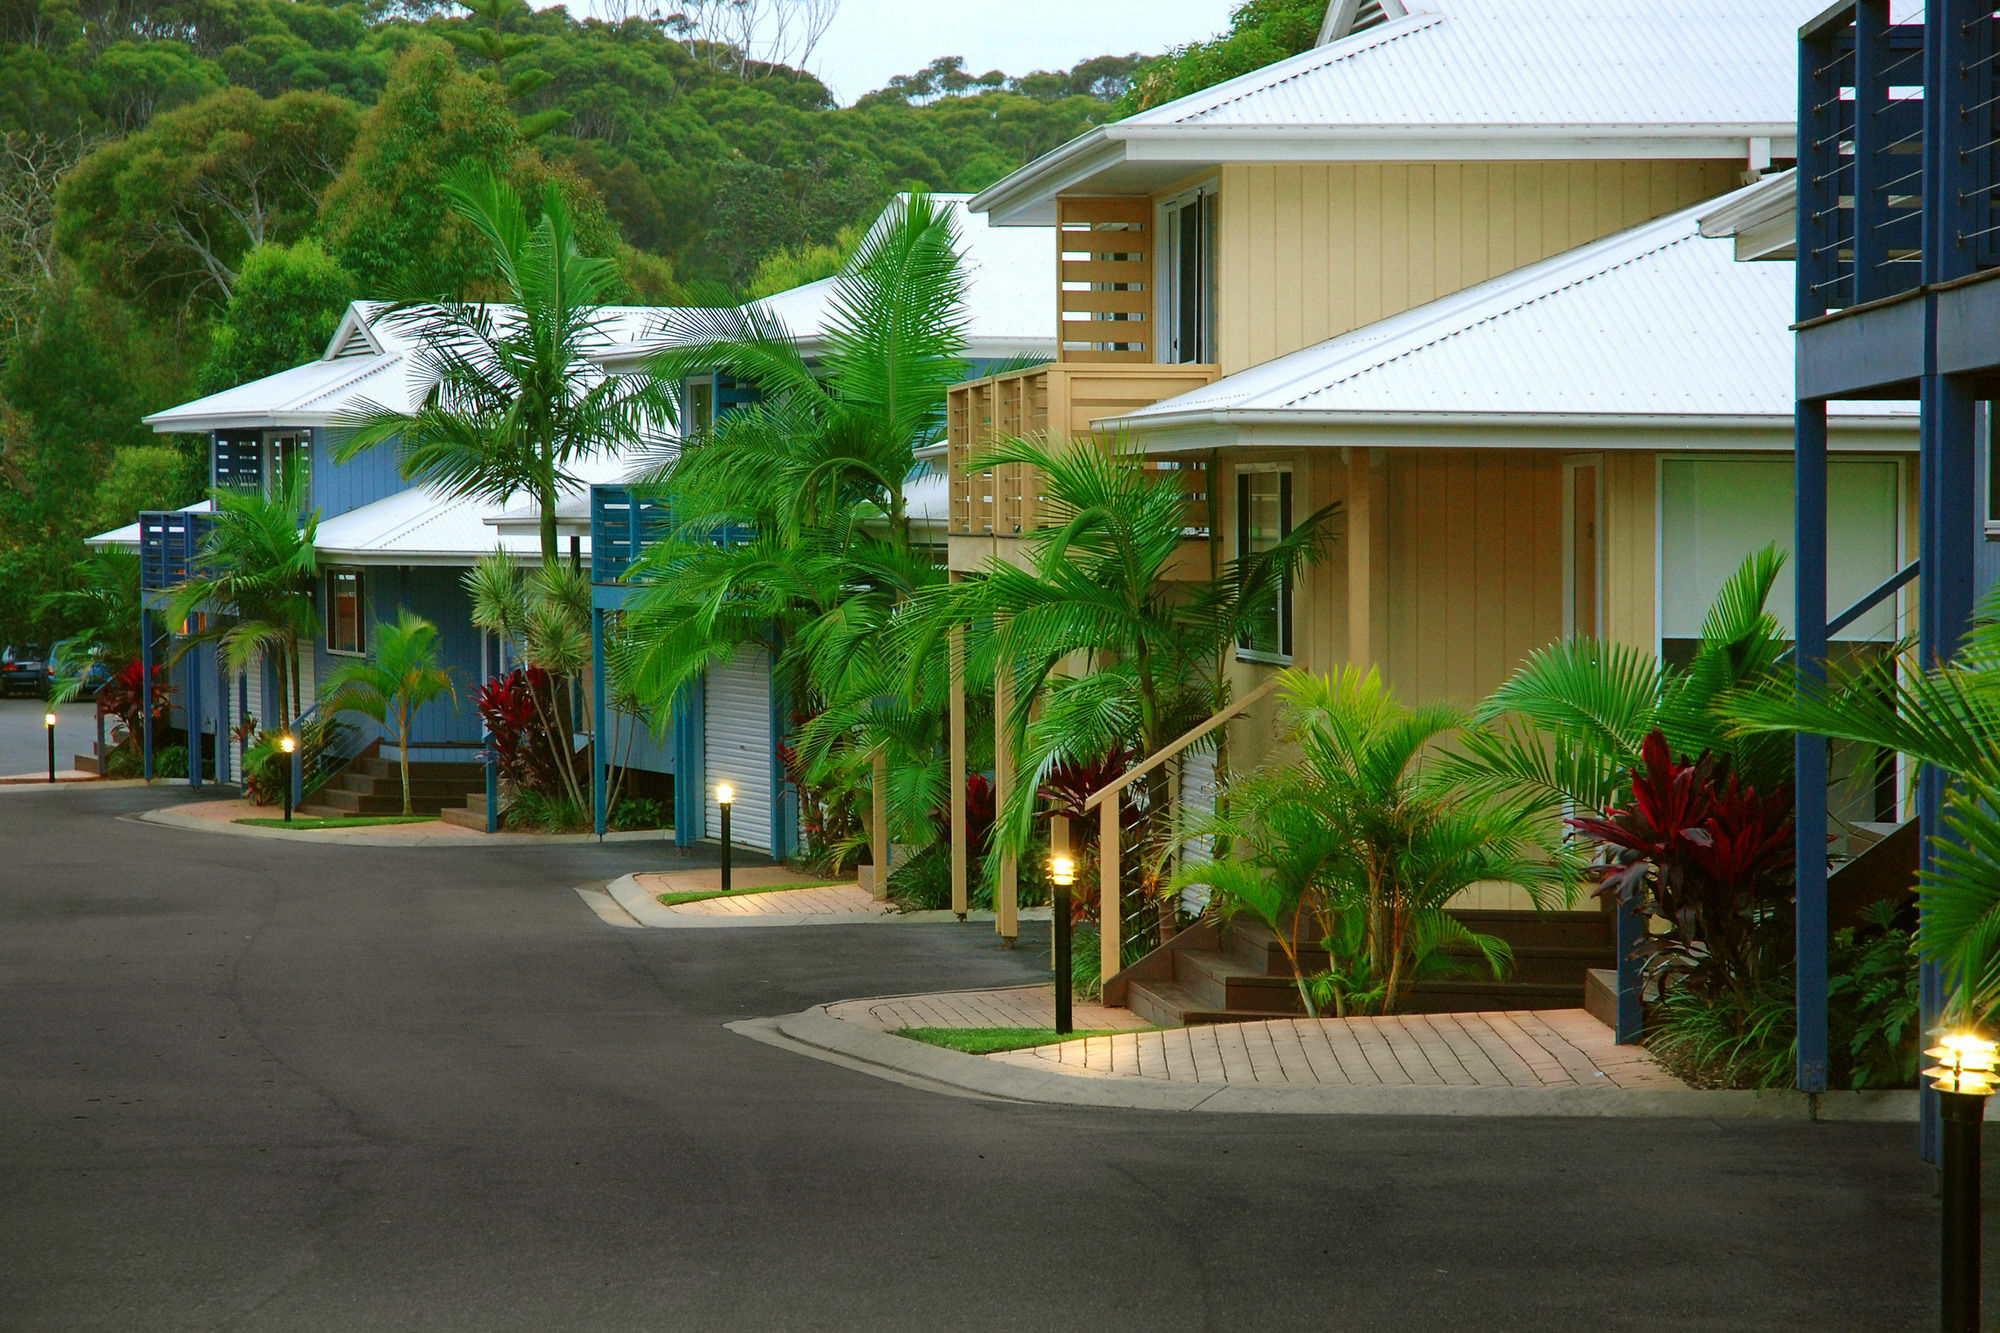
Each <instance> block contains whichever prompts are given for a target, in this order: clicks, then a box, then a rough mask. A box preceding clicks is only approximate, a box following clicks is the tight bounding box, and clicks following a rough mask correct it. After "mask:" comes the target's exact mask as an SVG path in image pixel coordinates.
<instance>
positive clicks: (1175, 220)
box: [1160, 184, 1215, 365]
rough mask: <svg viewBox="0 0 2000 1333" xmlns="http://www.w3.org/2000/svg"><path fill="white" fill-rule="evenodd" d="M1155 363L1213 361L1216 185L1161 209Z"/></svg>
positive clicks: (1199, 189) (1182, 197)
mask: <svg viewBox="0 0 2000 1333" xmlns="http://www.w3.org/2000/svg"><path fill="white" fill-rule="evenodd" d="M1160 235H1161V237H1162V238H1163V241H1164V245H1163V248H1162V252H1161V254H1160V273H1161V281H1160V293H1161V306H1160V326H1161V328H1162V329H1163V330H1164V331H1165V334H1166V338H1165V345H1164V346H1163V347H1162V348H1161V349H1160V359H1161V360H1162V361H1164V362H1168V363H1171V364H1203V365H1205V364H1208V363H1210V362H1213V361H1214V360H1215V186H1214V185H1213V184H1209V185H1203V186H1200V187H1198V188H1196V189H1193V190H1190V191H1188V192H1187V193H1185V194H1181V195H1176V196H1174V197H1173V198H1171V199H1168V200H1167V201H1166V202H1165V203H1164V204H1162V205H1161V206H1160Z"/></svg>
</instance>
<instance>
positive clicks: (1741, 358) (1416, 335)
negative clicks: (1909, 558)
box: [1116, 183, 1915, 431]
mask: <svg viewBox="0 0 2000 1333" xmlns="http://www.w3.org/2000/svg"><path fill="white" fill-rule="evenodd" d="M1781 185H1782V183H1778V186H1779V187H1781ZM1771 188H1774V185H1773V184H1771V183H1762V184H1759V185H1755V186H1751V187H1750V188H1749V189H1748V190H1744V191H1738V192H1737V194H1735V195H1731V196H1728V198H1727V199H1725V201H1723V202H1728V201H1729V200H1736V199H1739V198H1740V197H1741V196H1745V195H1749V194H1751V193H1752V192H1753V191H1757V190H1767V189H1771ZM1716 207H1717V205H1716V204H1715V203H1713V202H1711V203H1707V204H1703V205H1701V206H1700V207H1697V208H1691V209H1686V210H1684V211H1682V212H1678V213H1674V214H1671V215H1669V216H1667V217H1664V218H1661V219H1659V220H1657V221H1654V222H1649V223H1647V224H1645V225H1643V226H1640V227H1635V228H1633V229H1632V230H1630V231H1626V232H1621V233H1619V234H1618V235H1616V236H1612V237H1608V238H1606V239H1605V240H1602V241H1597V242H1594V243H1592V244H1590V245H1587V246H1583V247H1581V248H1579V249H1576V250H1572V251H1569V252H1568V253H1565V254H1561V255H1558V256H1556V257H1555V258H1553V259H1548V260H1544V261H1543V262H1541V263H1538V264H1532V265H1529V266H1528V267H1526V268H1522V269H1517V270H1516V271H1514V272H1512V273H1509V274H1507V275H1505V276H1503V277H1500V278H1496V279H1493V280H1492V281H1490V282H1485V283H1481V284H1479V285H1478V286H1475V287H1470V288H1467V289H1466V290H1464V291H1462V292H1457V293H1454V294H1453V295H1450V296H1446V297H1443V298H1441V299H1439V300H1436V301H1432V302H1430V303H1428V304H1426V305H1422V306H1418V307H1416V308H1415V309H1413V310H1408V311H1405V312H1404V313H1402V314H1399V315H1395V316H1392V317H1390V318H1388V319H1385V320H1381V321H1379V322H1377V323H1374V324H1370V325H1368V326H1366V327H1364V328H1361V329H1357V330H1355V331H1354V332H1352V333H1348V334H1345V335H1343V336H1341V337H1338V338H1334V339H1332V340H1330V341H1327V342H1323V343H1320V344H1318V345H1316V346H1313V347H1308V348H1305V349H1304V350H1302V351H1298V352H1294V353H1292V354H1290V355H1289V356H1283V357H1279V358H1277V359H1275V360H1273V361H1268V362H1266V363H1264V364H1263V365H1260V366H1255V367H1252V368H1251V369H1249V370H1246V371H1243V372H1241V373H1239V374H1235V375H1230V376H1228V377H1226V378H1224V379H1221V380H1218V381H1216V382H1215V383H1213V384H1211V385H1208V386H1206V387H1205V388H1201V389H1196V390H1194V391H1193V392H1190V393H1185V394H1182V395H1180V396H1178V397H1175V398H1169V399H1166V400H1164V401H1162V402H1159V403H1155V404H1153V405H1152V406H1150V407H1147V408H1143V409H1141V410H1139V411H1137V412H1133V413H1130V414H1128V415H1126V416H1123V417H1120V418H1117V420H1116V424H1119V425H1122V426H1126V427H1129V428H1131V429H1133V430H1135V431H1139V430H1151V431H1157V430H1160V429H1163V428H1166V427H1169V426H1183V427H1185V426H1192V425H1197V424H1200V425H1211V426H1213V425H1223V424H1229V425H1237V426H1247V425H1255V424H1264V425H1271V424H1283V423H1290V424H1328V425H1334V424H1339V422H1340V420H1341V418H1343V417H1347V418H1351V419H1365V420H1368V421H1371V422H1381V421H1393V420H1396V419H1398V418H1408V419H1412V420H1419V419H1421V420H1435V419H1440V418H1452V417H1459V418H1477V419H1504V418H1535V419H1550V420H1555V421H1560V420H1561V419H1564V418H1572V419H1578V420H1601V419H1607V418H1610V419H1629V420H1635V421H1636V420H1654V421H1657V420H1662V419H1686V420H1689V421H1731V420H1735V421H1741V420H1745V419H1765V420H1769V421H1789V420H1790V419H1791V416H1792V407H1793V352H1792V333H1791V328H1790V326H1791V321H1792V303H1793V292H1792V265H1791V264H1790V263H1788V262H1783V261H1774V262H1770V263H1761V264H1740V263H1737V262H1736V260H1735V257H1734V252H1733V247H1732V245H1731V244H1730V242H1729V241H1728V240H1727V239H1708V238H1704V237H1703V236H1702V235H1701V233H1700V228H1699V219H1700V218H1701V216H1702V215H1704V214H1706V213H1710V212H1712V211H1714V210H1715V208H1716ZM1833 408H1834V410H1835V411H1836V412H1842V413H1846V414H1849V415H1853V416H1868V417H1884V416H1889V417H1903V416H1908V417H1910V418H1911V419H1914V416H1915V409H1914V405H1913V404H1905V403H1837V404H1834V405H1833Z"/></svg>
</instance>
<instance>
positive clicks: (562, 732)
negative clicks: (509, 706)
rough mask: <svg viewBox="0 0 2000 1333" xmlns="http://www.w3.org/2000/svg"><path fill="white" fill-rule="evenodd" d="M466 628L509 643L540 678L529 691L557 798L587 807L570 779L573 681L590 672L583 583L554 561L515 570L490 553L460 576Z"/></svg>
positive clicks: (580, 783) (573, 772)
mask: <svg viewBox="0 0 2000 1333" xmlns="http://www.w3.org/2000/svg"><path fill="white" fill-rule="evenodd" d="M463 582H464V585H465V590H466V593H467V595H468V596H470V597H471V599H472V623H473V624H474V625H475V626H477V627H478V628H480V629H483V630H486V631H487V632H488V633H491V634H497V635H499V636H501V637H502V638H504V639H506V640H507V641H508V642H509V643H512V644H514V645H516V646H517V648H518V650H519V652H520V657H521V663H522V665H523V666H526V667H529V668H532V669H534V670H538V671H541V672H543V673H545V674H546V676H547V679H548V685H547V689H546V691H539V690H536V689H534V688H533V687H532V686H531V687H530V688H529V690H528V696H529V698H530V699H532V700H533V701H534V706H535V716H536V720H537V722H538V723H539V725H540V726H541V728H542V729H543V731H544V733H545V734H546V735H547V736H548V737H549V738H550V742H551V746H552V748H553V750H554V752H555V753H556V754H557V755H559V756H563V757H564V758H565V759H566V760H567V762H564V763H559V764H558V765H557V766H556V776H557V778H558V780H559V781H560V783H561V785H562V791H561V793H560V794H561V796H562V797H563V799H564V800H566V801H568V802H569V803H570V804H571V806H572V808H573V809H576V810H579V811H581V810H587V809H588V808H589V804H590V802H589V800H588V794H587V792H586V790H585V785H584V780H583V779H582V778H580V777H579V776H578V775H577V766H576V746H575V742H574V740H573V737H572V732H571V727H570V719H571V718H572V717H574V716H575V714H576V711H577V692H576V691H577V681H578V680H579V679H580V678H581V677H582V675H583V673H584V672H585V671H586V670H588V669H589V667H590V654H591V646H590V578H589V576H588V575H587V574H585V573H584V572H583V571H582V570H580V569H575V568H572V567H571V566H569V565H567V564H565V563H563V562H562V561H555V562H552V563H548V564H544V565H542V566H540V567H539V568H537V569H534V570H532V571H526V570H523V569H522V568H521V567H520V566H519V565H517V564H515V563H514V560H513V558H512V557H510V556H509V555H508V554H507V553H506V552H505V551H494V552H492V553H490V554H489V555H487V556H486V557H484V558H483V559H482V560H480V562H479V563H478V564H476V565H474V566H473V567H472V568H471V569H469V570H467V571H466V573H465V578H464V580H463Z"/></svg>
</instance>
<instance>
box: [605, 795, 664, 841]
mask: <svg viewBox="0 0 2000 1333" xmlns="http://www.w3.org/2000/svg"><path fill="white" fill-rule="evenodd" d="M672 824H673V820H671V819H669V818H668V817H667V809H666V807H665V806H663V805H661V804H660V803H659V802H658V801H655V800H651V799H649V798H647V797H644V796H621V797H619V798H618V804H616V805H614V806H612V807H611V809H610V811H609V812H608V813H607V814H606V815H605V818H604V825H605V827H606V828H608V829H610V830H611V831H612V832H614V833H629V832H633V831H636V830H641V829H663V828H668V827H670V826H671V825H672Z"/></svg>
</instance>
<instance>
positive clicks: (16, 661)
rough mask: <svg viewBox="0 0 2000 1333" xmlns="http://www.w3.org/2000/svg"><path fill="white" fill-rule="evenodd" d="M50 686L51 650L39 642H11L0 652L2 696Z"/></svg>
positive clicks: (34, 692) (35, 691)
mask: <svg viewBox="0 0 2000 1333" xmlns="http://www.w3.org/2000/svg"><path fill="white" fill-rule="evenodd" d="M48 688H49V650H48V649H47V648H45V647H43V646H42V645H41V644H39V643H10V644H8V645H7V649H6V651H5V652H0V696H4V695H9V694H32V695H35V696H36V697H38V698H39V697H40V696H41V695H42V694H44V693H46V692H47V691H48Z"/></svg>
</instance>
